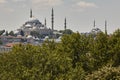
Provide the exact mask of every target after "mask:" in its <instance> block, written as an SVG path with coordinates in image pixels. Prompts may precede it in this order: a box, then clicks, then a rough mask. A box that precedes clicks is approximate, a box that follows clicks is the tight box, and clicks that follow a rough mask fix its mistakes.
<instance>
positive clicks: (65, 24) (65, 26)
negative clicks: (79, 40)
mask: <svg viewBox="0 0 120 80" xmlns="http://www.w3.org/2000/svg"><path fill="white" fill-rule="evenodd" d="M64 28H65V30H66V28H67V22H66V18H65V23H64Z"/></svg>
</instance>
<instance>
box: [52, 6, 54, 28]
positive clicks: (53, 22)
mask: <svg viewBox="0 0 120 80" xmlns="http://www.w3.org/2000/svg"><path fill="white" fill-rule="evenodd" d="M51 16H52V18H51V23H52V30H54V10H53V8H52V15H51Z"/></svg>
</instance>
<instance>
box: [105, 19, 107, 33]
mask: <svg viewBox="0 0 120 80" xmlns="http://www.w3.org/2000/svg"><path fill="white" fill-rule="evenodd" d="M105 34H106V35H107V21H106V20H105Z"/></svg>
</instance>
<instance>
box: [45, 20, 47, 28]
mask: <svg viewBox="0 0 120 80" xmlns="http://www.w3.org/2000/svg"><path fill="white" fill-rule="evenodd" d="M46 26H47V22H46V18H45V27H46Z"/></svg>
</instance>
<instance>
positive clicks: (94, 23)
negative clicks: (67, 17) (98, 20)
mask: <svg viewBox="0 0 120 80" xmlns="http://www.w3.org/2000/svg"><path fill="white" fill-rule="evenodd" d="M95 26H96V24H95V20H94V24H93V27H94V28H95Z"/></svg>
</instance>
